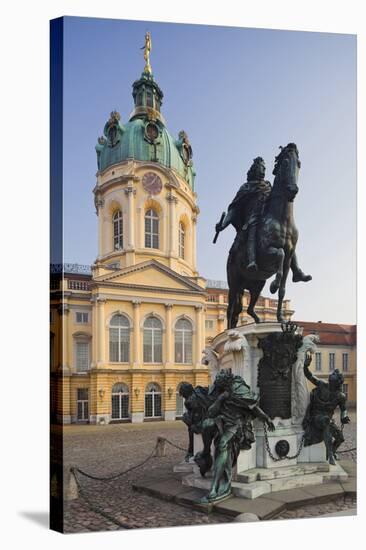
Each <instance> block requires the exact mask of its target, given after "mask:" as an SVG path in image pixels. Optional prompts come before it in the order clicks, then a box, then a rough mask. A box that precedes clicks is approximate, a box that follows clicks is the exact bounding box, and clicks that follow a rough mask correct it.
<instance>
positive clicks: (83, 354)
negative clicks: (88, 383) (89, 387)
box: [76, 342, 89, 372]
mask: <svg viewBox="0 0 366 550" xmlns="http://www.w3.org/2000/svg"><path fill="white" fill-rule="evenodd" d="M88 369H89V342H76V370H77V371H78V372H85V371H87V370H88Z"/></svg>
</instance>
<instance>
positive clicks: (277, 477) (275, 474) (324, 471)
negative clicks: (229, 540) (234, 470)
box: [182, 463, 348, 499]
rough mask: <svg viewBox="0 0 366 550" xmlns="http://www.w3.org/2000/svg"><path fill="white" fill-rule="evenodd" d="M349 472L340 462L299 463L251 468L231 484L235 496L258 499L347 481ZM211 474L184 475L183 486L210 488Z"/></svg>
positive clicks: (238, 475)
mask: <svg viewBox="0 0 366 550" xmlns="http://www.w3.org/2000/svg"><path fill="white" fill-rule="evenodd" d="M347 479H348V474H347V472H346V471H345V470H344V469H343V468H342V467H341V466H340V465H339V464H336V465H335V466H332V465H330V464H328V463H310V464H309V463H298V464H297V465H296V466H284V467H281V468H277V469H276V468H270V469H268V468H252V469H250V470H247V471H246V472H244V473H242V474H240V473H239V474H237V481H233V482H232V484H231V489H232V493H233V495H234V496H236V497H241V498H247V499H255V498H257V497H260V496H262V495H265V494H268V493H272V492H273V493H274V492H278V491H285V490H288V489H298V488H300V487H306V486H308V485H320V484H322V483H329V482H333V481H347ZM211 481H212V480H211V477H204V478H203V477H200V476H197V473H196V472H194V473H191V474H188V475H187V476H185V477H184V478H183V482H182V483H183V485H186V486H189V487H196V488H198V489H205V490H207V491H209V490H210V487H211Z"/></svg>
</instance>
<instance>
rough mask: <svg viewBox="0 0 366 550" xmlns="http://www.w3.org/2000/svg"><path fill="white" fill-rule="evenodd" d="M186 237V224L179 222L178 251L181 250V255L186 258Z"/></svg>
mask: <svg viewBox="0 0 366 550" xmlns="http://www.w3.org/2000/svg"><path fill="white" fill-rule="evenodd" d="M185 237H186V232H185V228H184V225H183V223H182V222H180V223H179V234H178V252H179V257H180V258H182V259H183V260H184V257H185V255H184V247H185Z"/></svg>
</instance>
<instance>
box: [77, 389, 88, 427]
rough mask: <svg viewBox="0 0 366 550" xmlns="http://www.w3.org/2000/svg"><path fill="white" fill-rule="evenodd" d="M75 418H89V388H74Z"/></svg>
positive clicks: (82, 419)
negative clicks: (75, 393) (75, 394)
mask: <svg viewBox="0 0 366 550" xmlns="http://www.w3.org/2000/svg"><path fill="white" fill-rule="evenodd" d="M76 392H77V396H76V406H77V419H78V420H79V421H85V420H89V390H88V388H78V389H77V390H76Z"/></svg>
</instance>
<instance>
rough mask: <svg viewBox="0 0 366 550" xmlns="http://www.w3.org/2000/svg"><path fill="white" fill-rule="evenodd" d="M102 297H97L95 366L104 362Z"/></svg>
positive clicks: (103, 302) (104, 301)
mask: <svg viewBox="0 0 366 550" xmlns="http://www.w3.org/2000/svg"><path fill="white" fill-rule="evenodd" d="M105 303H106V300H105V299H104V298H99V297H98V298H97V346H96V347H97V367H102V366H104V363H105V320H104V317H105V316H104V305H105Z"/></svg>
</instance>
